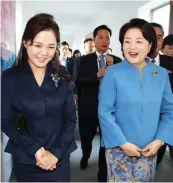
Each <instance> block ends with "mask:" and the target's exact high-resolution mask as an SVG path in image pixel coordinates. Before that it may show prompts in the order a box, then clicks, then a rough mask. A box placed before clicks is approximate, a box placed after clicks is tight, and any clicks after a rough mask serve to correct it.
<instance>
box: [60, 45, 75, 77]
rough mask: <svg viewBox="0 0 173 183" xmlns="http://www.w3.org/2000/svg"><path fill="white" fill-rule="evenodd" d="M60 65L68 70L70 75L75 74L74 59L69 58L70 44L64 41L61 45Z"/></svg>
mask: <svg viewBox="0 0 173 183" xmlns="http://www.w3.org/2000/svg"><path fill="white" fill-rule="evenodd" d="M59 51H60V57H59V60H60V63H61V65H62V66H64V67H65V68H66V70H67V71H68V73H69V74H70V75H71V76H72V73H73V58H70V57H68V51H69V44H68V43H67V42H66V41H63V42H62V43H61V44H60V48H59Z"/></svg>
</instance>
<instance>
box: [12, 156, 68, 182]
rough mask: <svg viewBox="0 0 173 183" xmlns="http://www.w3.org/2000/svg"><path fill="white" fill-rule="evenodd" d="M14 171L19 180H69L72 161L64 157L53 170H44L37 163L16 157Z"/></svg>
mask: <svg viewBox="0 0 173 183" xmlns="http://www.w3.org/2000/svg"><path fill="white" fill-rule="evenodd" d="M14 173H15V176H16V179H17V182H69V181H70V180H69V179H70V161H69V158H68V159H63V161H60V162H59V163H58V164H57V166H56V169H55V170H53V171H50V170H43V169H41V168H39V167H38V166H36V165H27V164H22V163H20V162H19V161H18V160H17V159H16V158H14Z"/></svg>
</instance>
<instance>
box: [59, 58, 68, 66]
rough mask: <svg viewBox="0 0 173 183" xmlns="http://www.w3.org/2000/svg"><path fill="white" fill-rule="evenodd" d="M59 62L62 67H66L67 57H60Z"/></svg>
mask: <svg viewBox="0 0 173 183" xmlns="http://www.w3.org/2000/svg"><path fill="white" fill-rule="evenodd" d="M59 60H60V63H61V65H63V66H64V67H66V64H67V57H63V56H60V57H59Z"/></svg>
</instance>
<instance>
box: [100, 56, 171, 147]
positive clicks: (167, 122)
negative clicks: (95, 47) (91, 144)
mask: <svg viewBox="0 0 173 183" xmlns="http://www.w3.org/2000/svg"><path fill="white" fill-rule="evenodd" d="M146 62H147V66H146V67H145V68H144V69H143V70H142V80H141V79H140V74H139V71H138V70H137V68H135V67H134V66H132V65H131V64H130V63H128V61H126V60H123V61H122V62H121V63H119V64H116V65H113V66H110V67H109V68H108V69H107V71H106V73H105V76H104V78H103V81H102V83H101V87H100V92H99V106H98V115H99V122H100V126H101V131H102V137H103V142H104V145H105V147H106V148H113V147H116V146H120V145H122V144H124V143H126V142H131V143H134V144H136V145H137V146H138V147H140V148H144V147H145V146H146V145H148V144H149V143H150V142H151V141H153V140H155V139H160V140H162V141H164V142H165V143H167V144H170V145H173V94H172V91H171V87H170V81H169V78H168V73H167V70H166V69H164V68H162V67H158V66H156V65H154V64H152V63H151V62H150V61H149V60H148V59H146Z"/></svg>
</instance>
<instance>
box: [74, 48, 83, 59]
mask: <svg viewBox="0 0 173 183" xmlns="http://www.w3.org/2000/svg"><path fill="white" fill-rule="evenodd" d="M80 56H81V52H80V51H79V50H75V51H74V52H73V58H78V57H80Z"/></svg>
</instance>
